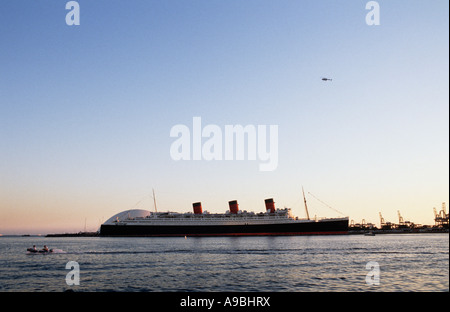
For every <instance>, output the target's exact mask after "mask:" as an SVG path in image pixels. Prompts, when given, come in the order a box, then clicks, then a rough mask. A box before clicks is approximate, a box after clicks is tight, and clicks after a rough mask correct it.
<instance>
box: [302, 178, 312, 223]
mask: <svg viewBox="0 0 450 312" xmlns="http://www.w3.org/2000/svg"><path fill="white" fill-rule="evenodd" d="M302 192H303V201H304V202H305V210H306V217H307V218H308V220H310V219H309V212H308V205H306V197H305V190H304V189H303V186H302Z"/></svg>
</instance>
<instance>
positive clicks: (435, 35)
mask: <svg viewBox="0 0 450 312" xmlns="http://www.w3.org/2000/svg"><path fill="white" fill-rule="evenodd" d="M67 2H68V1H65V0H64V1H63V0H55V1H25V0H14V1H12V0H5V1H1V2H0V233H1V234H25V233H27V234H38V233H42V234H46V233H53V232H78V231H82V230H84V228H85V224H86V229H87V230H88V231H95V230H97V229H98V227H99V226H100V224H101V223H102V222H103V221H106V220H107V219H108V218H109V217H111V216H112V215H114V214H116V213H118V212H120V211H123V210H127V209H133V208H138V209H149V210H152V209H153V208H154V207H153V198H152V188H154V189H155V193H156V200H157V205H158V211H165V210H170V211H178V212H185V211H192V203H193V202H197V201H201V202H202V204H203V209H204V210H208V211H210V212H224V211H225V210H227V209H228V201H229V200H238V202H239V205H240V209H242V210H253V211H263V210H264V199H265V198H271V197H273V198H274V200H275V202H276V206H277V207H280V208H283V207H285V206H286V207H291V208H292V209H293V213H294V214H295V215H297V216H299V217H304V216H305V212H304V207H303V199H302V192H301V188H302V186H304V188H305V191H306V192H307V194H306V195H307V197H308V204H309V209H310V210H309V213H310V215H312V216H314V215H317V216H321V217H325V216H327V217H336V216H340V215H339V214H337V213H336V211H334V210H332V209H329V208H328V207H327V206H326V205H324V204H322V203H321V202H320V201H318V200H316V199H315V198H314V197H313V196H312V195H310V194H308V192H310V193H311V194H313V195H314V196H315V197H317V198H319V199H320V200H321V201H323V202H325V203H326V204H327V205H329V206H331V207H333V208H335V209H337V210H339V211H341V212H342V213H344V214H345V215H347V216H349V218H350V219H353V220H355V222H356V223H358V222H361V220H362V219H365V220H366V221H367V222H372V223H375V224H377V225H379V216H378V214H379V212H381V213H382V214H383V217H384V218H385V219H386V221H390V222H398V217H397V211H398V210H399V211H400V212H401V214H402V216H403V218H404V219H405V220H409V221H411V222H414V223H416V224H417V223H419V224H434V221H433V207H436V208H437V209H438V210H440V208H441V204H442V202H445V203H446V204H447V207H448V202H449V143H448V142H449V87H448V86H449V2H448V1H447V0H435V1H423V0H421V1H416V0H413V1H411V0H409V1H403V0H402V1H400V0H393V1H392V0H389V1H378V3H379V5H380V25H372V26H369V25H367V24H366V15H367V14H368V13H369V10H366V3H367V2H368V1H356V0H351V1H332V0H309V1H300V0H289V1H288V0H281V1H269V0H245V1H241V0H226V1H219V0H188V1H186V0H183V1H182V0H178V1H175V0H164V1H163V0H153V1H144V0H132V1H124V0H121V1H119V0H117V1H116V0H109V1H106V0H96V1H88V0H79V1H78V3H79V6H80V25H79V26H77V25H73V26H68V25H67V24H66V14H67V13H69V10H66V9H65V5H66V3H67ZM323 77H328V78H332V79H333V80H332V81H322V80H321V78H323ZM194 117H201V119H202V124H203V125H208V124H211V125H217V126H218V127H220V128H221V129H224V127H225V126H226V125H242V126H245V125H253V126H255V127H257V126H258V125H267V126H269V125H277V126H278V166H277V168H276V169H275V170H274V171H267V172H264V171H259V164H260V161H259V160H248V159H245V160H212V161H207V160H203V159H202V160H180V161H175V160H173V159H172V157H171V154H170V147H171V145H172V144H173V142H174V141H175V138H173V137H170V131H171V128H172V127H173V126H175V125H179V124H182V125H186V126H187V127H189V128H190V129H192V127H193V124H192V123H193V118H194ZM447 211H448V208H447Z"/></svg>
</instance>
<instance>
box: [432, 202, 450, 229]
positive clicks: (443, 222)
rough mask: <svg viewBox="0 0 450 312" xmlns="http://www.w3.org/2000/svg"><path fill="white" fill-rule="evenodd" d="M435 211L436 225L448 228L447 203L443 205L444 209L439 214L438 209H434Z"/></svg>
mask: <svg viewBox="0 0 450 312" xmlns="http://www.w3.org/2000/svg"><path fill="white" fill-rule="evenodd" d="M433 211H434V224H435V225H436V226H441V227H446V228H448V224H449V222H448V220H449V218H448V215H449V214H448V213H447V209H446V208H445V203H442V209H441V210H440V211H439V213H438V212H437V210H436V208H433Z"/></svg>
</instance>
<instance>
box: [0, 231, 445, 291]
mask: <svg viewBox="0 0 450 312" xmlns="http://www.w3.org/2000/svg"><path fill="white" fill-rule="evenodd" d="M33 244H35V245H36V246H37V247H38V248H41V247H42V246H43V245H47V246H49V247H50V248H57V249H60V250H61V251H60V252H59V253H55V254H27V253H26V248H27V247H31V246H32V245H33ZM69 261H75V262H77V263H78V265H79V271H78V273H77V272H75V271H74V269H75V267H69V268H68V269H66V264H67V263H68V262H69ZM75 274H78V276H79V285H68V283H67V281H66V277H67V275H69V279H68V280H69V283H70V281H74V280H75V279H73V277H74V276H75ZM66 290H74V291H88V292H108V291H125V292H160V291H164V292H172V291H189V292H195V291H202V292H210V291H217V292H223V291H228V292H229V291H231V292H234V291H239V292H253V291H258V292H269V291H270V292H286V291H287V292H318V291H319V292H320V291H326V292H354V291H363V292H372V291H383V292H405V291H444V292H448V291H449V235H448V234H392V235H391V234H385V235H377V236H370V237H369V236H362V235H345V236H342V235H331V236H292V237H219V238H217V237H214V238H213V237H197V238H194V237H188V238H187V239H185V238H184V237H180V238H107V237H84V238H83V237H75V238H45V237H0V291H1V292H8V291H14V292H41V291H45V292H47V291H52V292H53V291H56V292H61V291H66Z"/></svg>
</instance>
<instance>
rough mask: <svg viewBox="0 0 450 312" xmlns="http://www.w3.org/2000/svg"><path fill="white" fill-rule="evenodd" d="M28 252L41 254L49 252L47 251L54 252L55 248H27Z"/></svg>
mask: <svg viewBox="0 0 450 312" xmlns="http://www.w3.org/2000/svg"><path fill="white" fill-rule="evenodd" d="M27 252H29V253H41V254H47V253H52V252H53V249H49V250H44V249H41V250H37V249H33V248H27Z"/></svg>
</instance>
